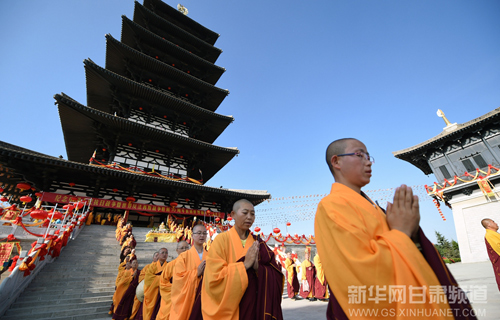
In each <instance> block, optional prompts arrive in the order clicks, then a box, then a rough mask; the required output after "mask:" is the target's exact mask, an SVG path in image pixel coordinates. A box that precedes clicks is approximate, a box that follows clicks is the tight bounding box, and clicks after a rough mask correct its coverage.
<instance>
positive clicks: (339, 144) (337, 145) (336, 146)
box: [326, 138, 359, 174]
mask: <svg viewBox="0 0 500 320" xmlns="http://www.w3.org/2000/svg"><path fill="white" fill-rule="evenodd" d="M349 140H357V141H359V140H358V139H354V138H343V139H338V140H335V141H333V142H332V143H330V144H329V145H328V148H326V164H327V165H328V168H329V169H330V171H331V172H332V174H333V168H332V157H333V156H335V155H338V154H343V153H345V148H346V146H347V141H349Z"/></svg>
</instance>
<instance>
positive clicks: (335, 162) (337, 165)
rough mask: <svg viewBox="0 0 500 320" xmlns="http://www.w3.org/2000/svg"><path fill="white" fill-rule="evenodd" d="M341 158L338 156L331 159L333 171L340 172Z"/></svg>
mask: <svg viewBox="0 0 500 320" xmlns="http://www.w3.org/2000/svg"><path fill="white" fill-rule="evenodd" d="M339 159H340V158H339V157H337V156H336V155H333V156H332V157H331V158H330V166H331V167H332V168H333V169H337V170H340V163H339Z"/></svg>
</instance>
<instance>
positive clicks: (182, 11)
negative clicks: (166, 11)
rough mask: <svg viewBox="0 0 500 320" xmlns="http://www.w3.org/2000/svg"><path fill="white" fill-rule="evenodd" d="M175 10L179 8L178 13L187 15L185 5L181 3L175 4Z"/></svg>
mask: <svg viewBox="0 0 500 320" xmlns="http://www.w3.org/2000/svg"><path fill="white" fill-rule="evenodd" d="M177 10H179V12H180V13H182V14H183V15H185V16H187V14H188V9H187V8H186V7H184V6H183V5H182V4H180V3H179V4H177Z"/></svg>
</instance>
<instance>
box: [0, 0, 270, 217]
mask: <svg viewBox="0 0 500 320" xmlns="http://www.w3.org/2000/svg"><path fill="white" fill-rule="evenodd" d="M122 18H123V23H122V35H121V41H119V40H117V39H115V38H113V37H112V36H111V35H109V34H108V35H106V41H107V43H106V66H105V68H103V67H101V66H99V65H97V64H95V63H94V62H93V61H92V60H90V59H88V60H85V61H84V65H85V73H86V83H87V105H83V104H80V103H79V102H77V101H75V100H73V99H72V98H71V97H70V96H68V95H66V94H64V93H61V94H57V95H55V99H56V102H57V105H58V108H59V115H60V119H61V124H62V129H63V133H64V139H65V143H66V150H67V155H68V160H64V159H59V158H54V157H50V156H46V155H42V154H39V153H36V152H33V151H30V150H26V149H22V148H19V147H16V146H12V145H9V144H6V143H1V144H0V164H1V167H0V170H1V171H3V173H5V174H4V175H3V176H0V181H1V182H2V183H3V184H4V188H5V189H6V190H5V192H10V193H12V192H14V193H17V194H20V193H21V192H20V191H19V190H16V189H15V187H14V186H15V185H16V184H17V183H18V182H24V181H27V182H30V183H31V184H32V186H33V188H34V189H36V190H37V191H44V192H45V193H46V194H45V195H44V198H43V200H46V201H63V200H62V199H63V198H64V200H67V199H69V198H70V197H71V196H78V197H85V198H92V201H93V203H94V204H95V205H96V208H106V210H112V209H123V208H126V209H130V211H131V213H130V214H131V216H130V218H131V219H132V220H134V212H147V213H149V215H150V214H151V213H154V214H155V215H157V216H158V217H161V214H163V213H169V212H175V213H177V214H197V215H207V212H208V213H209V215H211V216H213V215H214V213H215V215H220V213H229V212H230V210H231V205H232V203H233V202H234V201H235V200H237V199H240V198H247V199H248V200H250V201H252V202H253V203H254V204H259V203H261V202H262V201H264V200H265V199H268V198H269V197H270V195H269V194H268V193H267V192H265V191H251V190H230V189H224V188H213V187H208V186H206V185H205V183H206V182H207V181H208V180H209V179H210V178H212V177H213V176H214V175H215V174H216V173H217V172H218V171H219V170H220V169H221V168H222V167H224V166H225V165H226V164H227V163H228V162H229V161H230V160H231V159H232V158H233V157H234V156H235V155H237V154H238V153H239V151H238V149H237V148H225V147H220V146H216V145H214V144H213V142H214V141H215V140H216V139H217V137H218V136H219V135H220V134H221V133H222V132H223V131H224V130H225V128H226V127H227V126H228V125H229V124H230V123H231V122H232V121H233V118H232V117H230V116H224V115H221V114H218V113H216V110H217V108H218V107H219V105H220V104H221V102H222V101H223V100H224V98H225V97H226V96H227V95H228V94H229V92H228V91H227V90H224V89H221V88H218V87H216V86H215V85H216V83H217V81H218V80H219V78H220V77H221V75H222V74H223V73H224V71H225V69H224V68H221V67H219V66H217V65H215V62H216V60H217V58H218V57H219V55H220V53H221V52H222V51H221V50H220V49H218V48H216V47H215V46H214V44H215V41H216V40H217V38H218V36H219V35H218V34H217V33H215V32H213V31H211V30H209V29H207V28H205V27H203V26H202V25H200V24H198V23H197V22H195V21H193V20H192V19H190V18H188V17H187V16H186V15H184V14H183V13H181V12H179V11H178V10H176V9H174V8H172V7H170V6H168V5H167V4H165V3H163V2H162V1H160V0H144V5H141V4H139V3H138V2H135V10H134V19H133V21H132V20H130V19H128V18H127V17H125V16H123V17H122ZM7 173H8V174H7ZM7 176H9V178H8V179H7ZM61 195H68V197H63V196H61ZM106 201H108V202H106ZM100 204H102V205H100ZM125 205H127V206H126V207H125ZM136 217H137V216H136Z"/></svg>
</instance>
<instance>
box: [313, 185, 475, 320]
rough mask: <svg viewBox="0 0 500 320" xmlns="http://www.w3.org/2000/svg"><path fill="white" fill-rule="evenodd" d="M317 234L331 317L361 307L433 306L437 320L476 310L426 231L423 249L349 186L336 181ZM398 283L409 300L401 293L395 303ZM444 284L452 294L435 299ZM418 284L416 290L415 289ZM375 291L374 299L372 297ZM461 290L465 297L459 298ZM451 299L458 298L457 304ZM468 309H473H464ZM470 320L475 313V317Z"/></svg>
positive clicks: (412, 310) (419, 309)
mask: <svg viewBox="0 0 500 320" xmlns="http://www.w3.org/2000/svg"><path fill="white" fill-rule="evenodd" d="M315 234H316V246H317V249H318V253H319V255H320V256H321V260H322V263H323V267H324V270H325V275H326V279H327V281H328V285H329V287H330V292H331V295H330V301H329V306H328V310H327V318H328V319H333V318H334V317H335V318H336V319H347V318H348V317H352V315H354V314H356V312H360V310H361V311H363V310H365V311H370V310H375V309H379V310H381V309H387V310H392V309H393V310H395V311H396V317H397V316H399V312H400V310H403V309H404V311H405V312H406V315H408V314H417V315H418V314H426V313H425V311H426V310H427V313H428V312H429V310H433V311H434V312H435V313H433V317H432V318H433V319H449V318H453V316H452V315H453V314H456V313H458V314H459V316H462V315H464V314H465V315H470V314H471V312H470V311H471V310H470V309H471V307H470V304H469V303H468V301H467V298H466V297H465V293H463V292H462V291H461V289H460V288H459V287H458V285H457V283H456V281H455V279H454V278H453V276H452V275H451V274H450V273H449V270H448V269H447V267H446V266H445V265H444V263H443V261H442V259H441V257H440V256H439V254H438V252H437V250H436V249H435V248H434V247H433V246H432V244H431V243H430V242H429V241H428V240H427V238H425V235H424V234H423V232H422V231H421V230H420V231H419V235H420V244H421V246H422V253H421V252H420V251H419V249H418V248H417V246H416V245H415V244H414V243H413V241H412V240H411V239H410V238H409V237H408V236H407V235H405V234H404V233H402V232H400V231H398V230H389V226H388V224H387V221H386V217H385V213H384V211H383V210H382V209H381V208H380V207H378V206H376V205H375V204H374V203H373V202H372V201H371V200H369V199H368V198H365V197H363V196H362V195H361V194H359V193H357V192H355V191H354V190H352V189H350V188H348V187H347V186H345V185H343V184H340V183H334V184H333V186H332V189H331V193H330V195H328V196H326V197H325V198H323V199H322V200H321V201H320V203H319V205H318V210H317V212H316V219H315ZM429 245H430V246H432V248H431V247H429ZM431 265H432V268H431ZM367 270H370V272H367ZM438 277H439V279H438ZM395 285H399V286H402V289H400V290H402V291H400V292H402V293H404V294H405V297H407V298H406V300H405V301H403V299H402V295H400V296H399V298H398V296H397V295H396V296H395V297H396V299H393V300H394V301H391V300H390V299H388V298H387V297H388V296H389V295H390V294H391V290H396V289H397V288H396V287H393V286H395ZM440 286H447V287H448V288H446V289H447V290H446V294H448V296H447V295H446V294H444V293H443V294H442V295H439V296H438V297H439V299H437V300H439V302H437V301H436V299H431V297H430V290H429V289H432V288H436V289H437V288H438V287H440ZM452 286H453V288H451V287H452ZM370 288H372V289H370ZM412 288H414V289H413V290H414V291H411V292H410V290H412ZM415 288H416V289H415ZM418 288H425V289H420V290H419V289H418ZM450 289H451V290H450ZM370 290H372V291H371V292H372V293H373V294H372V299H368V298H369V297H370ZM377 290H380V291H377ZM415 290H416V292H415ZM377 292H378V293H379V294H378V295H377ZM382 293H386V295H385V296H384V295H383V294H382ZM419 293H420V296H418V294H419ZM457 293H458V294H461V295H463V296H464V297H465V298H464V299H463V300H461V301H459V300H460V299H458V298H457V297H456V295H457ZM410 294H412V295H413V297H414V298H413V301H412V300H411V299H408V298H409V297H410ZM452 295H455V300H456V301H454V300H452V299H450V298H451V297H452ZM373 297H382V299H373ZM384 297H385V299H384ZM415 297H416V298H415ZM415 301H418V302H419V303H415ZM449 301H452V302H453V303H452V304H451V308H450V303H449ZM377 302H378V303H377ZM450 309H452V310H450ZM460 309H462V310H460ZM463 309H469V310H465V312H461V311H464V310H463ZM451 311H453V312H451ZM468 311H469V312H468ZM472 313H473V312H472ZM358 314H359V313H358ZM450 315H451V316H450ZM447 316H450V317H447ZM457 318H459V317H457ZM464 318H466V317H464ZM405 319H412V318H411V317H406V318H405ZM413 319H418V317H414V318H413ZM469 319H475V317H472V316H469Z"/></svg>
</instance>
